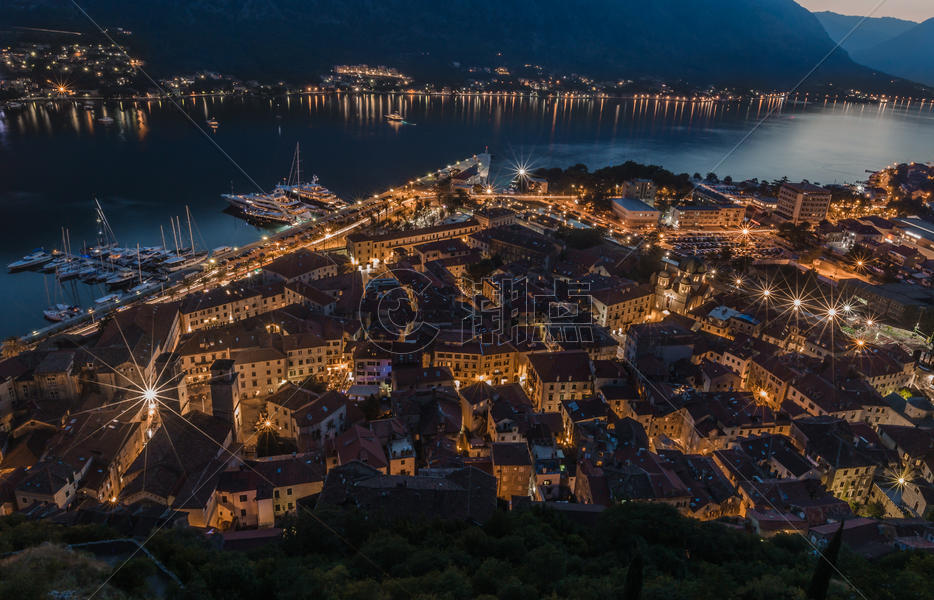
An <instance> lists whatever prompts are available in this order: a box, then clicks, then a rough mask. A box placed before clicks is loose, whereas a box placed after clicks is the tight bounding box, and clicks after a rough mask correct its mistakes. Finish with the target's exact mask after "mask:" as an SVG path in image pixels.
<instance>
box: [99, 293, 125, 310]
mask: <svg viewBox="0 0 934 600" xmlns="http://www.w3.org/2000/svg"><path fill="white" fill-rule="evenodd" d="M118 302H120V294H107V295H106V296H101V297H100V298H98V299H97V300H95V301H94V304H95V305H96V306H97V308H106V307H107V306H111V305H113V304H116V303H118Z"/></svg>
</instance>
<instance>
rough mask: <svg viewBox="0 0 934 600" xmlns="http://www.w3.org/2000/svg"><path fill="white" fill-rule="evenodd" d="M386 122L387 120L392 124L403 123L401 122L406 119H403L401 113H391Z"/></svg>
mask: <svg viewBox="0 0 934 600" xmlns="http://www.w3.org/2000/svg"><path fill="white" fill-rule="evenodd" d="M386 120H387V121H391V122H393V123H401V122H402V121H404V120H405V119H403V118H402V115H400V114H399V113H397V112H391V113H389V114H388V115H386Z"/></svg>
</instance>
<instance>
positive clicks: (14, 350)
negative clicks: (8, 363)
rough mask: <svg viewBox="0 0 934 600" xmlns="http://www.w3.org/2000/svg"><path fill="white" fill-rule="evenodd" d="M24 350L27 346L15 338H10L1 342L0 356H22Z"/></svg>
mask: <svg viewBox="0 0 934 600" xmlns="http://www.w3.org/2000/svg"><path fill="white" fill-rule="evenodd" d="M26 349H27V346H26V344H24V343H23V342H22V340H20V339H19V338H18V337H16V336H11V337H8V338H7V339H6V340H4V341H3V346H2V347H0V356H2V357H3V358H10V357H11V356H16V355H17V354H22V353H23V352H25V351H26Z"/></svg>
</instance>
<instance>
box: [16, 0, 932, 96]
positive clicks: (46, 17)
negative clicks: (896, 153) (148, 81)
mask: <svg viewBox="0 0 934 600" xmlns="http://www.w3.org/2000/svg"><path fill="white" fill-rule="evenodd" d="M2 1H3V3H4V5H5V7H4V9H3V10H2V11H0V27H3V26H4V25H6V26H16V25H19V26H32V27H47V28H64V29H70V28H79V29H80V30H81V31H86V32H89V33H88V36H89V37H93V35H94V33H93V29H92V27H91V26H90V24H89V23H88V21H87V20H86V19H85V18H84V17H83V16H82V15H81V14H80V13H79V12H78V11H77V9H75V8H74V7H73V6H72V4H71V3H70V2H67V1H65V0H2ZM81 4H82V6H83V7H84V8H85V9H86V10H87V12H88V14H90V15H91V16H92V17H93V18H94V19H96V20H97V21H98V22H99V23H100V24H101V25H102V26H105V27H125V28H129V29H131V30H133V32H134V36H133V38H132V39H133V41H132V43H133V45H134V48H136V49H137V52H139V53H140V54H141V55H142V57H143V58H144V59H145V60H147V61H148V64H149V68H150V70H152V71H155V72H156V73H170V72H177V71H179V70H190V69H215V70H219V71H224V72H228V73H233V74H236V75H239V76H241V77H247V78H249V77H262V78H267V79H268V78H270V77H276V78H284V79H289V80H292V81H298V82H306V81H311V80H314V79H315V78H316V76H317V75H318V74H320V73H322V72H325V71H327V70H328V69H329V68H330V66H331V65H333V64H337V63H346V62H368V63H379V64H387V65H391V66H397V67H400V68H402V69H405V70H407V71H409V72H411V73H412V74H413V75H415V76H417V77H422V78H426V77H433V78H439V77H449V78H450V79H451V80H455V79H456V78H457V77H463V76H464V72H463V71H462V70H461V71H458V69H457V68H456V66H457V65H460V66H461V67H463V66H468V65H479V66H500V65H502V66H517V65H523V64H527V63H534V64H539V65H542V66H543V67H545V68H546V69H549V70H552V71H558V72H568V71H573V72H577V73H581V74H586V75H590V76H593V77H596V78H600V79H617V78H628V79H637V78H661V79H665V80H668V81H678V80H681V81H685V82H690V83H694V84H708V83H710V84H724V85H736V86H740V87H745V86H749V87H763V88H769V89H788V88H790V87H791V86H793V85H794V84H796V83H797V82H798V81H799V80H800V79H801V78H802V77H803V76H804V75H805V74H807V73H808V72H809V71H810V70H811V69H812V68H813V67H814V66H815V65H816V64H818V63H819V62H821V60H822V59H824V57H825V56H826V55H827V54H828V53H830V52H831V50H832V49H833V46H834V43H833V42H832V40H831V39H830V38H829V37H828V35H827V33H826V32H825V31H824V29H823V27H822V26H821V24H820V22H819V21H818V20H817V18H816V17H814V15H812V14H811V13H810V12H808V11H807V10H805V9H804V8H802V7H801V6H799V5H798V4H796V3H795V2H794V1H793V0H651V1H647V0H589V1H587V2H567V0H134V1H131V2H128V1H126V0H83V1H82V3H81ZM890 79H891V78H890V77H887V76H884V75H881V74H878V73H874V72H872V71H871V70H869V69H866V68H864V67H862V66H859V65H857V64H855V63H854V62H853V61H852V60H851V59H850V58H849V56H847V54H846V53H845V52H843V51H837V52H834V53H832V55H831V56H829V58H827V60H826V61H824V62H823V64H822V66H821V68H820V69H818V70H817V71H816V72H815V73H814V74H813V76H812V77H810V78H809V79H808V81H807V82H806V83H805V85H804V86H803V89H825V88H826V86H827V84H828V82H832V83H833V85H834V87H833V88H832V89H846V88H850V87H859V88H862V89H885V90H891V89H892V87H893V85H894V86H895V87H897V88H898V89H901V90H902V91H901V93H910V92H909V89H910V88H909V87H906V86H905V85H904V82H895V83H894V84H892V83H891V82H890ZM914 91H917V90H914Z"/></svg>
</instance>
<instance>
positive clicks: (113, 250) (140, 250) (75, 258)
mask: <svg viewBox="0 0 934 600" xmlns="http://www.w3.org/2000/svg"><path fill="white" fill-rule="evenodd" d="M94 208H95V214H96V222H97V225H98V243H97V244H96V245H94V246H90V247H84V248H82V249H81V250H80V252H77V253H74V252H72V249H71V240H70V234H69V231H68V230H67V229H65V228H62V247H61V249H55V250H52V251H51V252H46V251H45V250H44V249H37V250H34V251H33V252H32V253H30V254H28V255H26V256H24V257H23V258H22V259H20V260H18V261H15V262H12V263H10V264H9V265H7V270H8V271H9V272H10V273H22V272H26V271H34V272H37V273H42V274H49V275H52V276H53V278H54V282H55V283H54V287H55V289H54V293H55V295H56V296H67V297H68V303H63V302H57V303H55V304H52V305H51V306H49V307H48V308H47V309H45V310H44V311H42V314H43V317H44V318H45V319H46V320H48V321H52V322H56V323H58V322H62V321H67V320H70V319H74V318H75V317H77V316H79V315H81V314H83V313H84V312H85V309H84V308H82V307H81V306H80V305H79V302H78V296H79V294H78V292H77V289H76V288H75V284H76V283H77V282H81V283H82V284H86V285H88V286H92V287H96V288H101V289H104V290H106V291H108V292H110V293H108V294H106V295H104V296H102V297H100V298H97V299H96V300H94V303H93V305H92V306H89V307H88V308H87V309H86V311H87V312H88V313H93V312H94V311H95V310H97V311H99V310H102V309H106V308H109V307H112V306H114V305H116V304H118V303H119V302H120V301H121V300H123V299H126V298H136V297H139V296H141V295H144V294H148V293H150V292H154V291H156V290H158V289H160V288H162V287H163V286H164V285H165V284H166V283H168V282H170V281H171V279H172V278H178V277H183V276H184V275H185V274H186V273H190V272H195V271H197V270H198V269H199V268H200V266H201V264H202V263H203V262H204V261H205V260H206V259H207V258H208V256H209V253H208V252H205V251H200V252H199V251H197V250H196V249H195V245H194V233H193V230H192V226H191V214H190V212H189V211H188V210H187V208H186V216H187V218H188V234H189V239H190V242H191V246H190V247H181V246H179V240H180V235H181V223H180V221H178V222H177V221H174V220H173V221H172V234H173V241H174V243H175V248H174V250H171V249H168V248H167V247H164V246H147V247H140V246H139V245H137V246H136V247H135V248H125V247H121V246H120V245H119V244H118V242H117V240H116V236H115V235H114V232H113V229H112V228H111V226H110V222H109V221H108V219H107V216H106V215H105V214H104V210H103V208H102V207H101V204H100V202H98V201H97V200H95V201H94ZM160 230H161V228H160ZM162 231H164V230H162ZM163 235H164V234H163ZM66 283H67V284H69V285H67V286H66V285H65V284H66ZM47 291H48V290H47Z"/></svg>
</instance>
